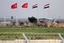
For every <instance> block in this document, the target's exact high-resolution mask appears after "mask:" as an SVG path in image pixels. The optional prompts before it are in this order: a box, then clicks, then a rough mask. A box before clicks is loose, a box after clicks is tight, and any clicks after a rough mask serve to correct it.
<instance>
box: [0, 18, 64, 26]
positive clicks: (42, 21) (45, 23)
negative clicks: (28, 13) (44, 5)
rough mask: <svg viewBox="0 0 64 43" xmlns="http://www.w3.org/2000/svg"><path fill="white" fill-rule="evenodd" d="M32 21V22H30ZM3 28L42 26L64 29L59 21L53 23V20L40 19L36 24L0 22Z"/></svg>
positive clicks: (28, 21) (28, 22) (63, 24)
mask: <svg viewBox="0 0 64 43" xmlns="http://www.w3.org/2000/svg"><path fill="white" fill-rule="evenodd" d="M31 21H32V20H31ZM2 26H3V27H4V26H20V27H22V26H42V27H64V23H62V22H60V21H55V20H54V19H46V18H41V19H38V20H37V22H36V23H32V22H30V20H27V21H26V20H25V21H15V20H12V21H4V22H2V21H1V22H0V27H2Z"/></svg>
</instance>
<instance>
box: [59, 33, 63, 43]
mask: <svg viewBox="0 0 64 43" xmlns="http://www.w3.org/2000/svg"><path fill="white" fill-rule="evenodd" d="M58 35H59V37H60V39H61V40H62V43H64V39H63V37H62V36H61V34H60V33H59V34H58Z"/></svg>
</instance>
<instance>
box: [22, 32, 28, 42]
mask: <svg viewBox="0 0 64 43" xmlns="http://www.w3.org/2000/svg"><path fill="white" fill-rule="evenodd" d="M22 35H23V37H24V40H25V43H29V40H28V38H27V37H26V35H25V34H24V33H22Z"/></svg>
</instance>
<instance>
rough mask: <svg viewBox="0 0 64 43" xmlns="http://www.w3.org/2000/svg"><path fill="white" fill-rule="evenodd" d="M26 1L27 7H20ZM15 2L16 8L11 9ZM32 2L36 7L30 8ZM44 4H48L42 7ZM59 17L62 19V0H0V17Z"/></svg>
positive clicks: (63, 3) (63, 15) (63, 13)
mask: <svg viewBox="0 0 64 43" xmlns="http://www.w3.org/2000/svg"><path fill="white" fill-rule="evenodd" d="M26 2H27V3H28V8H27V9H25V8H22V7H21V6H22V5H23V4H24V3H26ZM14 3H17V4H18V8H17V9H11V5H12V4H14ZM34 4H38V8H35V9H32V6H33V5H34ZM45 4H50V5H49V6H50V7H49V8H46V9H44V5H45ZM11 16H13V17H14V18H28V17H32V16H34V17H36V18H60V19H64V0H0V18H10V17H11Z"/></svg>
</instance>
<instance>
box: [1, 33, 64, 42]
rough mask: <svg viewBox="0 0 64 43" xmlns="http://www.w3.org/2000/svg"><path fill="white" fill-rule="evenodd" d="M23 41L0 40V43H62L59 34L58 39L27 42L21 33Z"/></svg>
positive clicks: (62, 40)
mask: <svg viewBox="0 0 64 43" xmlns="http://www.w3.org/2000/svg"><path fill="white" fill-rule="evenodd" d="M22 35H23V37H24V40H23V39H22V40H21V39H15V40H0V43H64V39H63V37H62V36H61V34H58V36H59V38H60V39H36V40H29V39H28V38H27V37H26V35H25V34H24V33H22Z"/></svg>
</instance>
